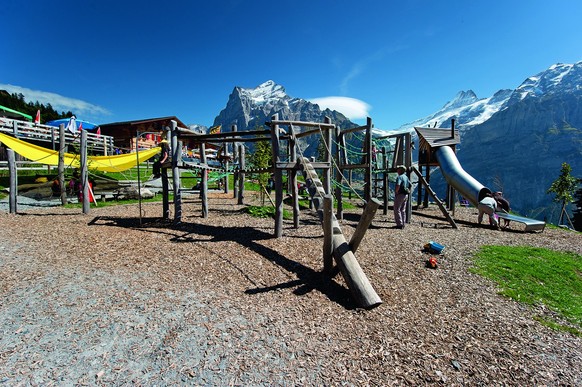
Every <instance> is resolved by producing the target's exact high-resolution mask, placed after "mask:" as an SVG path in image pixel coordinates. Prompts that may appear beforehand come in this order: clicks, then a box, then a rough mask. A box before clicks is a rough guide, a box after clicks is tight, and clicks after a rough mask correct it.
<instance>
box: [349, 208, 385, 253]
mask: <svg viewBox="0 0 582 387" xmlns="http://www.w3.org/2000/svg"><path fill="white" fill-rule="evenodd" d="M378 207H380V201H379V200H378V199H375V198H372V199H371V200H370V201H369V202H367V203H366V207H365V208H364V213H363V214H362V216H361V217H360V221H359V222H358V226H357V227H356V231H354V234H353V235H352V239H350V249H351V250H352V252H354V254H355V253H356V250H358V247H359V246H360V243H361V242H362V239H363V238H364V235H365V234H366V231H367V230H368V228H369V227H370V224H371V223H372V219H374V216H375V215H376V211H377V210H378Z"/></svg>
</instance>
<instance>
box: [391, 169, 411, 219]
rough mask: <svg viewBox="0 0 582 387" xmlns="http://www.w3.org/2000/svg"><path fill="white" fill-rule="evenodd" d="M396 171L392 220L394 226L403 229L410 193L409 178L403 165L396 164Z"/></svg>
mask: <svg viewBox="0 0 582 387" xmlns="http://www.w3.org/2000/svg"><path fill="white" fill-rule="evenodd" d="M396 172H397V173H398V177H397V178H396V183H395V188H394V220H395V221H396V228H399V229H403V228H404V224H405V223H406V204H407V203H408V194H409V193H410V180H409V179H408V176H406V174H405V173H404V172H406V167H405V166H404V165H399V166H397V167H396Z"/></svg>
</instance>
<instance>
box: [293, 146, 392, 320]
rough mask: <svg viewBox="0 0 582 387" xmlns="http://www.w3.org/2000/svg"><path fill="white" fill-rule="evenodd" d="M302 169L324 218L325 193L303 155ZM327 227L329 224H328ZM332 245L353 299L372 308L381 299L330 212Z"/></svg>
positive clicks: (315, 203) (314, 201)
mask: <svg viewBox="0 0 582 387" xmlns="http://www.w3.org/2000/svg"><path fill="white" fill-rule="evenodd" d="M298 161H299V162H300V163H301V165H300V167H301V169H302V170H303V176H304V177H305V182H306V185H307V190H308V191H309V194H310V196H311V198H312V202H313V204H314V207H315V209H316V211H317V213H318V215H319V219H320V220H321V221H323V219H324V205H323V203H324V197H325V195H326V193H325V190H324V188H323V184H322V183H321V181H320V180H319V177H318V176H317V173H316V172H315V169H314V168H313V166H312V165H311V163H310V162H309V160H308V159H307V158H305V157H301V158H299V160H298ZM328 227H329V226H328ZM331 229H332V234H333V237H332V245H333V256H334V258H335V261H336V263H337V265H338V267H339V269H340V272H341V273H342V276H343V277H344V279H345V281H346V283H347V285H348V288H349V289H350V291H351V293H352V296H353V297H354V300H355V301H356V303H357V304H358V306H360V307H362V308H365V309H372V308H374V307H376V306H378V305H380V304H381V303H382V300H381V299H380V297H379V296H378V294H377V293H376V291H375V290H374V288H373V287H372V285H371V284H370V281H369V280H368V277H366V274H364V271H363V270H362V268H361V266H360V264H359V263H358V261H357V259H356V256H355V255H354V253H353V252H352V250H351V249H350V246H349V244H348V242H347V241H346V238H345V237H344V235H343V233H342V231H341V228H340V225H339V222H338V221H337V218H336V217H335V215H333V214H331Z"/></svg>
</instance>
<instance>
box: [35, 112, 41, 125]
mask: <svg viewBox="0 0 582 387" xmlns="http://www.w3.org/2000/svg"><path fill="white" fill-rule="evenodd" d="M34 123H35V124H40V109H39V110H37V111H36V117H35V118H34Z"/></svg>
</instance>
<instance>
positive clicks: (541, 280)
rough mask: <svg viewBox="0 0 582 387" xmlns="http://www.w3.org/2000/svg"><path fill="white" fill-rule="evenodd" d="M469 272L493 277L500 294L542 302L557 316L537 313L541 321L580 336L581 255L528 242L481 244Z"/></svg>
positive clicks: (581, 308)
mask: <svg viewBox="0 0 582 387" xmlns="http://www.w3.org/2000/svg"><path fill="white" fill-rule="evenodd" d="M472 272H474V273H477V274H480V275H482V276H484V277H487V278H489V279H491V280H493V281H495V282H496V283H497V284H498V285H499V286H500V288H501V290H500V292H499V293H500V294H502V295H504V296H507V297H509V298H512V299H514V300H516V301H519V302H523V303H525V304H529V305H539V304H543V305H545V306H546V307H547V308H548V309H550V310H551V311H552V312H553V313H555V314H556V315H557V316H558V317H559V318H556V319H555V318H552V316H548V315H545V316H540V317H538V318H537V320H538V321H540V322H541V323H543V324H544V325H547V326H549V327H551V328H553V329H560V330H563V331H567V332H571V333H573V334H575V335H577V336H581V337H582V256H580V255H578V254H574V253H562V252H556V251H552V250H548V249H543V248H537V247H529V246H521V247H509V246H483V247H481V249H480V251H479V252H478V253H477V254H476V260H475V267H474V268H473V269H472ZM560 320H565V321H560Z"/></svg>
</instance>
